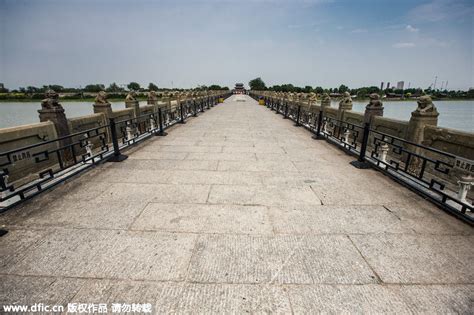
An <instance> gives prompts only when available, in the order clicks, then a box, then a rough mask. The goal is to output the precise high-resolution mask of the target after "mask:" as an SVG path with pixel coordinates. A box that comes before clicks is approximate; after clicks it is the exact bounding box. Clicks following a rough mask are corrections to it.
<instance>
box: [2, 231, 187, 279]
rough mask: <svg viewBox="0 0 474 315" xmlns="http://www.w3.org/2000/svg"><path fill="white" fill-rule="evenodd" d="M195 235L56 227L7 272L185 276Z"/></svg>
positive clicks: (117, 276) (155, 277)
mask: <svg viewBox="0 0 474 315" xmlns="http://www.w3.org/2000/svg"><path fill="white" fill-rule="evenodd" d="M195 238H196V236H195V235H189V234H163V233H152V232H147V233H139V232H128V231H114V230H89V231H88V232H87V233H84V231H82V230H56V231H55V233H51V234H49V235H47V236H45V237H44V238H43V239H42V241H41V242H38V243H36V244H34V246H31V247H30V248H29V249H28V251H26V252H25V253H19V255H22V259H21V261H19V262H18V263H16V264H10V265H8V266H6V267H5V268H4V269H3V270H6V271H8V272H9V273H13V274H19V275H38V276H40V275H43V276H70V277H81V278H84V277H85V278H118V279H136V280H183V279H184V277H185V275H186V269H187V266H188V263H189V259H190V257H191V254H192V249H193V246H194V241H195Z"/></svg>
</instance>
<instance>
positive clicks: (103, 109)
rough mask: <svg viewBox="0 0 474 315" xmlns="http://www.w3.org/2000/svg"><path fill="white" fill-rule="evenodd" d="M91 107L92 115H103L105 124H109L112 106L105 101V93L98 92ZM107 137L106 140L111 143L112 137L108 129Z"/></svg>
mask: <svg viewBox="0 0 474 315" xmlns="http://www.w3.org/2000/svg"><path fill="white" fill-rule="evenodd" d="M92 106H93V108H94V114H104V117H105V121H104V123H105V124H107V123H108V122H109V119H110V118H113V114H112V104H110V103H109V101H108V100H107V93H105V91H100V92H99V93H98V94H97V96H96V98H95V101H94V104H93V105H92ZM107 137H108V139H107V140H108V141H111V139H112V138H111V137H112V135H111V134H110V131H109V129H107Z"/></svg>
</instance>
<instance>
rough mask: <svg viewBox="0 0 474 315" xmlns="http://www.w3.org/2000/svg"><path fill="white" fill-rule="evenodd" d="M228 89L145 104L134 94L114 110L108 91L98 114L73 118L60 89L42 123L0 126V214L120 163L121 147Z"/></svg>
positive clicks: (49, 99)
mask: <svg viewBox="0 0 474 315" xmlns="http://www.w3.org/2000/svg"><path fill="white" fill-rule="evenodd" d="M228 95H229V92H228V91H209V92H193V93H191V92H180V93H172V94H170V95H165V96H166V97H164V98H162V99H158V98H157V97H156V95H155V94H154V93H150V97H149V99H148V104H147V105H145V106H140V105H139V103H138V100H136V99H135V98H134V95H133V93H130V94H129V95H127V98H126V99H125V107H126V108H124V109H121V110H115V111H114V110H112V106H111V104H110V103H109V102H108V101H107V95H106V94H105V93H104V92H101V93H99V95H98V96H97V98H96V101H95V103H94V104H93V110H94V114H91V115H87V116H82V117H75V118H70V119H68V118H67V117H66V115H65V114H64V109H63V108H62V106H61V105H60V104H59V102H58V97H57V94H56V93H55V92H54V91H48V92H47V93H46V99H45V100H43V102H42V104H41V109H40V110H39V111H38V112H39V113H40V120H41V121H42V122H40V123H37V124H31V125H23V126H18V127H13V128H4V129H0V212H2V211H3V210H5V209H7V208H9V207H11V206H12V205H14V204H16V203H18V202H21V201H23V200H25V199H28V198H31V197H32V196H34V195H36V194H38V193H40V192H42V191H44V190H45V189H47V188H48V187H50V186H54V185H55V184H57V183H58V182H61V181H62V180H63V179H65V178H67V177H69V176H72V175H74V174H75V173H76V172H78V171H81V170H83V169H86V168H87V167H89V166H91V165H94V164H97V163H99V162H101V161H106V160H111V161H112V160H113V161H120V160H121V158H122V157H123V154H121V153H120V150H121V149H123V148H125V147H128V146H130V145H132V144H134V143H136V142H139V141H141V140H143V139H145V138H147V137H149V136H151V135H166V132H164V129H166V128H167V127H169V126H171V125H173V124H175V123H185V120H186V119H187V118H188V117H190V116H197V114H198V113H199V112H204V111H205V109H206V108H207V109H209V108H210V107H212V106H214V105H216V104H217V103H218V102H219V100H220V99H221V98H224V97H227V96H228Z"/></svg>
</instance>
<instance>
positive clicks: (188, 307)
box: [0, 98, 474, 314]
mask: <svg viewBox="0 0 474 315" xmlns="http://www.w3.org/2000/svg"><path fill="white" fill-rule="evenodd" d="M126 153H127V154H128V155H129V159H128V160H126V161H124V162H122V163H106V164H104V165H101V166H99V167H97V168H95V169H94V170H92V171H90V172H88V173H86V174H84V175H83V176H81V177H80V178H76V179H74V180H72V181H70V182H69V183H67V184H65V185H62V186H61V187H58V188H57V189H55V190H54V191H52V192H50V193H47V194H44V195H43V196H41V197H39V198H36V199H34V200H32V201H31V202H28V203H27V204H25V205H23V206H21V207H18V208H16V209H14V210H11V211H9V212H8V213H7V214H5V215H3V216H0V223H1V224H5V225H6V227H7V228H8V230H9V231H10V233H8V234H7V235H6V236H4V237H2V238H0V304H10V303H17V304H33V303H38V302H42V303H46V304H58V303H60V304H67V303H68V302H82V303H109V311H110V305H111V303H119V302H120V303H151V304H152V305H153V310H154V312H156V313H163V312H166V313H167V312H178V313H185V312H187V313H189V312H196V313H224V312H225V313H230V312H235V313H262V312H270V313H314V312H334V313H341V312H351V313H381V312H393V313H408V312H420V313H427V314H432V313H437V312H439V313H445V312H459V313H469V312H472V311H473V309H474V285H473V284H474V271H473V267H472V265H473V262H474V249H473V241H474V236H473V229H472V228H470V227H468V226H467V225H465V224H463V223H461V222H459V221H457V220H456V219H454V218H452V217H450V216H448V215H446V214H445V213H443V212H442V211H441V210H439V209H437V208H436V207H434V206H432V205H431V204H430V203H428V202H426V201H424V200H423V199H421V198H420V197H418V196H417V195H415V194H414V193H412V192H410V191H409V190H407V189H405V188H403V187H402V186H400V185H398V184H396V183H394V182H393V181H391V180H390V179H389V178H387V177H385V176H384V175H382V174H380V173H378V172H376V171H374V170H359V169H356V168H354V167H352V166H351V165H349V162H350V161H351V160H352V159H353V158H352V157H350V156H347V155H346V154H344V153H343V152H342V151H340V150H338V149H337V148H336V147H334V146H332V145H330V144H328V143H326V142H325V141H315V140H312V139H311V136H310V134H309V133H308V132H307V131H306V130H304V129H303V128H296V127H293V126H292V123H291V122H290V121H288V120H283V119H282V116H281V115H275V114H274V112H271V111H270V110H268V109H266V108H265V107H263V106H258V105H257V104H256V102H255V101H253V100H252V99H250V98H247V101H246V102H233V101H232V99H229V100H227V101H226V102H225V103H224V104H221V105H219V106H217V107H215V108H213V109H212V110H210V111H207V112H206V113H204V114H202V115H200V117H199V118H193V119H190V120H189V121H188V123H187V124H186V125H184V126H182V125H179V126H175V127H173V128H172V129H171V130H169V135H168V136H167V137H156V138H153V139H152V140H149V141H146V142H145V143H142V144H140V145H138V146H137V147H135V148H133V149H131V150H129V151H128V152H126Z"/></svg>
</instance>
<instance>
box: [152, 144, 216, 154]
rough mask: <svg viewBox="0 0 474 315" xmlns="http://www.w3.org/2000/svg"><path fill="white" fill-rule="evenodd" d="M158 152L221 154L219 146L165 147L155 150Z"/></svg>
mask: <svg viewBox="0 0 474 315" xmlns="http://www.w3.org/2000/svg"><path fill="white" fill-rule="evenodd" d="M156 151H158V152H188V153H191V152H193V153H216V152H222V147H221V146H196V145H195V146H189V145H166V146H160V147H158V148H156Z"/></svg>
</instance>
